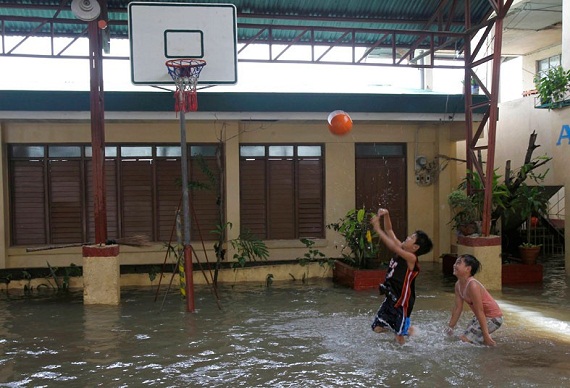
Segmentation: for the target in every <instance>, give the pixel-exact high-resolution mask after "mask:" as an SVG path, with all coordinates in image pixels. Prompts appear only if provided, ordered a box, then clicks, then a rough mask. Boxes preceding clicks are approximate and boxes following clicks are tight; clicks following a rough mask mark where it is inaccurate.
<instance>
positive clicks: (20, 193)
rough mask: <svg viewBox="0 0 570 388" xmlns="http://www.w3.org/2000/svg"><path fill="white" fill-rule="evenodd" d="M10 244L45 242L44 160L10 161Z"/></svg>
mask: <svg viewBox="0 0 570 388" xmlns="http://www.w3.org/2000/svg"><path fill="white" fill-rule="evenodd" d="M11 165H12V174H11V175H12V220H13V221H12V225H13V227H12V243H13V244H14V245H29V244H47V243H48V241H47V235H46V213H45V211H46V208H45V194H46V193H45V183H44V163H43V162H41V161H27V160H26V161H18V160H17V161H12V163H11Z"/></svg>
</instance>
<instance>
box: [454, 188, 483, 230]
mask: <svg viewBox="0 0 570 388" xmlns="http://www.w3.org/2000/svg"><path fill="white" fill-rule="evenodd" d="M447 203H448V204H449V206H450V207H451V211H452V212H453V217H452V218H451V221H450V222H451V224H452V225H453V228H455V229H456V230H458V231H460V233H462V234H466V235H468V234H472V233H475V232H476V230H477V221H480V220H481V213H480V209H479V208H478V206H477V204H476V203H475V201H474V197H473V196H471V197H470V196H468V195H467V193H466V192H465V190H461V189H456V190H453V191H452V192H451V193H449V195H448V196H447ZM469 230H471V232H469Z"/></svg>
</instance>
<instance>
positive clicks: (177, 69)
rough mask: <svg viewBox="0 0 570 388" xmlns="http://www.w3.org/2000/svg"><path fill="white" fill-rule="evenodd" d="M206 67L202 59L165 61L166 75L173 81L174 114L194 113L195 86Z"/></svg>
mask: <svg viewBox="0 0 570 388" xmlns="http://www.w3.org/2000/svg"><path fill="white" fill-rule="evenodd" d="M204 66H206V61H204V60H202V59H188V58H182V59H171V60H169V61H166V67H167V68H168V74H170V76H171V77H172V79H173V80H174V84H175V85H176V92H174V99H175V102H174V110H175V111H176V112H180V111H182V112H191V111H192V112H195V111H197V110H198V94H197V93H196V86H197V85H198V77H200V72H201V71H202V69H203V68H204Z"/></svg>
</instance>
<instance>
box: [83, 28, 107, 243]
mask: <svg viewBox="0 0 570 388" xmlns="http://www.w3.org/2000/svg"><path fill="white" fill-rule="evenodd" d="M88 36H89V65H90V66H89V67H90V91H91V92H90V100H91V148H92V169H93V209H94V224H95V244H105V242H106V241H107V204H106V202H107V201H106V192H105V112H104V99H103V54H102V44H101V41H102V36H101V30H100V29H99V26H98V25H97V20H93V21H90V22H89V25H88ZM86 241H87V240H86Z"/></svg>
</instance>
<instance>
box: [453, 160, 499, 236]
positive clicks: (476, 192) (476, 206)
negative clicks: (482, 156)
mask: <svg viewBox="0 0 570 388" xmlns="http://www.w3.org/2000/svg"><path fill="white" fill-rule="evenodd" d="M500 178H501V175H499V174H497V170H495V171H494V173H493V180H492V189H491V211H492V212H495V211H496V210H497V209H503V208H504V207H505V200H506V199H507V197H508V194H509V193H508V190H507V186H506V185H505V184H504V183H500V182H499V180H500ZM468 186H470V187H471V191H472V193H471V195H468V194H467V187H468ZM447 202H448V204H449V206H450V208H451V211H452V213H453V217H452V218H451V221H450V223H451V224H452V225H453V227H454V228H455V229H457V230H459V231H460V232H461V233H463V234H473V233H477V232H478V228H477V227H476V226H475V225H476V224H477V223H478V222H479V221H481V220H482V217H483V207H484V204H485V186H484V184H483V182H482V181H481V177H480V176H479V174H477V173H475V172H473V171H467V174H466V176H465V178H464V179H463V180H462V181H461V183H460V184H459V185H458V187H457V189H455V190H454V191H452V192H451V193H450V194H449V195H448V197H447ZM497 218H498V217H496V218H492V220H491V223H492V225H491V227H492V228H491V229H492V230H491V232H492V233H495V229H496V223H497Z"/></svg>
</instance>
